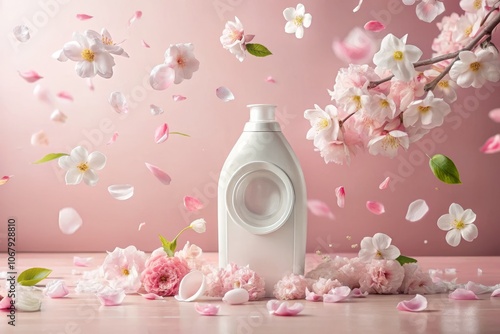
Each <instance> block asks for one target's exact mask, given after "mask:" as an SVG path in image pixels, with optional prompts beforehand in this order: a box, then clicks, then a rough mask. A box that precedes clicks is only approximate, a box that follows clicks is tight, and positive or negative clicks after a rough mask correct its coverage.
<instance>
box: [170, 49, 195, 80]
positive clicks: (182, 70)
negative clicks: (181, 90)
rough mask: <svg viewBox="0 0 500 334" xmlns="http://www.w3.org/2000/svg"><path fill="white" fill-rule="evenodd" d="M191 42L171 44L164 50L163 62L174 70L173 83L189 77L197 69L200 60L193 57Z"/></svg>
mask: <svg viewBox="0 0 500 334" xmlns="http://www.w3.org/2000/svg"><path fill="white" fill-rule="evenodd" d="M193 50H194V45H193V44H192V43H184V44H182V43H181V44H171V45H170V46H169V48H168V49H167V51H166V52H165V64H166V65H167V66H169V67H171V68H172V69H173V70H174V71H175V79H174V83H175V84H178V83H181V82H182V80H184V79H191V77H192V76H193V73H194V72H196V71H198V68H199V67H200V62H199V61H198V59H196V58H195V56H194V53H193Z"/></svg>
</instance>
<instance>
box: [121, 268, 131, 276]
mask: <svg viewBox="0 0 500 334" xmlns="http://www.w3.org/2000/svg"><path fill="white" fill-rule="evenodd" d="M122 274H123V275H125V276H128V275H130V272H129V271H128V269H127V268H123V269H122Z"/></svg>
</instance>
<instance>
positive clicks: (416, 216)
mask: <svg viewBox="0 0 500 334" xmlns="http://www.w3.org/2000/svg"><path fill="white" fill-rule="evenodd" d="M427 211H429V207H428V206H427V203H426V202H425V201H424V200H423V199H417V200H415V201H413V202H411V203H410V205H409V206H408V211H407V212H406V220H408V221H411V222H416V221H419V220H420V219H422V217H423V216H425V214H426V213H427Z"/></svg>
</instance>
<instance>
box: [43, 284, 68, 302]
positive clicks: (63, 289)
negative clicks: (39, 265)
mask: <svg viewBox="0 0 500 334" xmlns="http://www.w3.org/2000/svg"><path fill="white" fill-rule="evenodd" d="M43 292H44V293H45V295H47V296H49V297H50V298H63V297H66V296H67V295H68V294H69V289H68V287H67V286H66V283H64V281H62V280H52V281H49V282H48V283H47V285H46V286H45V289H44V290H43Z"/></svg>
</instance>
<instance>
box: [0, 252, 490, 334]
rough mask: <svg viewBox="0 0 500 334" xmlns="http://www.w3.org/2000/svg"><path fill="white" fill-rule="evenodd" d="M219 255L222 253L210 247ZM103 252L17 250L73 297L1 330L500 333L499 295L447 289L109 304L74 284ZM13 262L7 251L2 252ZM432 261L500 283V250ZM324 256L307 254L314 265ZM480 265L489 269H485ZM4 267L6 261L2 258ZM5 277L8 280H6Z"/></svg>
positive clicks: (427, 261)
mask: <svg viewBox="0 0 500 334" xmlns="http://www.w3.org/2000/svg"><path fill="white" fill-rule="evenodd" d="M73 255H78V256H82V257H85V256H93V257H94V260H93V262H92V263H93V265H94V266H93V267H89V268H81V267H75V266H73ZM207 255H208V257H209V258H210V259H212V260H214V261H216V254H207ZM103 258H104V254H101V253H99V254H82V253H79V254H67V253H65V254H60V253H57V254H53V253H46V254H43V253H42V254H34V253H24V254H17V267H18V272H20V271H21V270H22V269H23V268H28V267H32V266H44V267H48V268H51V269H53V273H52V274H51V277H52V278H56V277H57V278H62V279H65V280H66V283H67V284H68V285H69V286H70V288H71V293H70V295H69V296H67V297H66V298H62V299H50V298H45V299H44V301H43V306H42V310H41V311H40V312H17V313H16V327H15V328H13V327H12V326H9V325H7V321H8V318H7V317H6V315H7V313H6V312H0V333H2V334H3V333H47V334H63V333H65V334H77V333H90V334H100V333H117V334H125V333H135V334H141V333H162V334H172V333H224V334H225V333H229V334H251V333H273V334H274V333H287V334H290V333H307V334H316V333H464V334H468V333H500V298H490V295H489V294H487V295H480V296H479V297H480V300H473V301H464V300H463V301H457V300H450V299H449V298H448V295H447V294H439V295H429V296H427V299H428V301H429V306H428V308H427V310H426V311H424V312H419V313H410V312H402V311H398V310H397V309H396V305H397V303H398V302H399V301H402V300H408V299H411V298H412V297H413V295H383V296H382V295H369V296H368V297H367V298H364V299H351V300H349V301H347V302H342V303H335V304H323V303H321V302H319V303H313V302H307V301H304V300H302V301H300V302H302V303H304V304H305V309H304V311H303V312H302V313H301V314H300V315H299V316H296V317H278V316H272V315H269V314H268V313H267V310H266V306H265V304H266V300H263V301H258V302H250V303H247V304H244V305H238V306H230V305H227V304H224V303H223V302H221V301H210V302H211V303H217V304H221V310H220V312H219V315H217V316H214V317H206V316H200V315H199V314H198V313H196V311H195V310H194V304H193V303H181V302H177V301H176V300H175V299H173V298H167V299H165V300H155V301H150V300H146V299H144V298H143V297H141V296H139V295H128V296H127V297H126V298H125V301H124V302H123V304H122V305H119V306H112V307H110V306H108V307H103V306H101V305H100V304H99V302H98V300H97V298H96V297H95V296H94V295H89V294H76V293H74V291H73V288H74V286H75V282H76V281H77V280H78V279H79V276H77V275H72V274H71V272H72V270H74V269H77V270H79V271H84V270H90V269H93V268H95V267H97V266H98V265H100V264H101V263H102V260H103ZM0 259H1V261H2V262H1V263H6V262H7V261H6V256H5V254H1V255H0ZM418 260H419V263H420V266H421V267H422V268H423V269H425V270H427V269H441V270H445V269H447V268H448V269H456V273H457V274H456V277H458V283H466V282H467V281H469V280H472V281H474V282H476V283H482V284H486V285H494V284H498V283H500V257H418ZM318 261H319V259H318V257H317V256H315V255H312V254H311V255H308V257H307V267H308V269H310V268H311V267H312V266H314V265H315V264H316V263H317V262H318ZM478 269H481V270H482V274H481V275H478ZM0 270H6V268H5V267H4V266H2V265H0ZM0 284H4V282H3V281H1V280H0Z"/></svg>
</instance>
